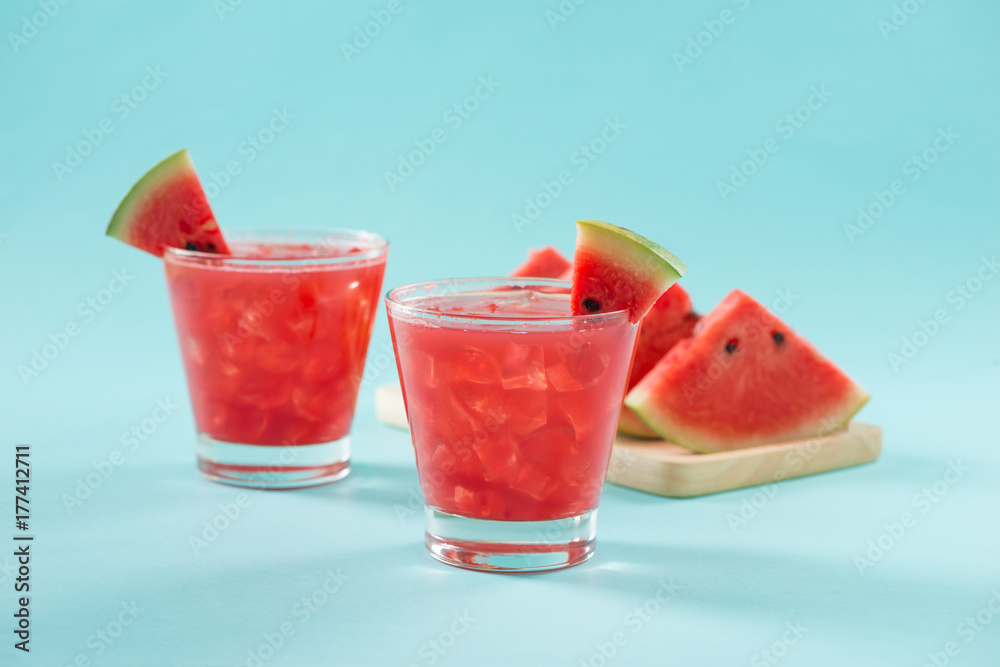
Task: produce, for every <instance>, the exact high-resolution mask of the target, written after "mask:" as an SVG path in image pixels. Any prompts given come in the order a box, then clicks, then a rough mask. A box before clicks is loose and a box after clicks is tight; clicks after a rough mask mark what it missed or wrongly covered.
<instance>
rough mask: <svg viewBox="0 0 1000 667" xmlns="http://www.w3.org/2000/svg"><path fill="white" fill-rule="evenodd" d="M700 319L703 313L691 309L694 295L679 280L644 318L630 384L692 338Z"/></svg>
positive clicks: (633, 384)
mask: <svg viewBox="0 0 1000 667" xmlns="http://www.w3.org/2000/svg"><path fill="white" fill-rule="evenodd" d="M698 319H699V316H698V315H697V314H695V313H694V312H692V310H691V297H690V296H688V293H687V292H686V291H685V290H684V288H683V287H681V286H680V284H675V285H673V286H672V287H671V288H670V289H668V290H667V291H666V292H664V293H663V296H661V297H660V298H659V299H658V300H657V301H656V303H654V304H653V307H652V308H650V309H649V312H648V313H646V317H644V318H642V328H641V329H639V341H638V342H637V343H636V346H635V359H633V360H632V374H631V375H630V376H629V380H628V388H629V389H631V388H632V387H634V386H635V385H636V384H638V382H639V380H641V379H642V378H643V377H644V376H645V375H646V373H648V372H649V371H651V370H653V366H655V365H656V362H658V361H659V360H660V359H661V358H663V355H665V354H666V353H667V352H669V351H670V348H672V347H673V346H674V345H676V344H677V343H679V342H680V341H682V340H684V339H685V338H689V337H690V336H691V334H692V333H693V332H694V325H695V324H697V323H698Z"/></svg>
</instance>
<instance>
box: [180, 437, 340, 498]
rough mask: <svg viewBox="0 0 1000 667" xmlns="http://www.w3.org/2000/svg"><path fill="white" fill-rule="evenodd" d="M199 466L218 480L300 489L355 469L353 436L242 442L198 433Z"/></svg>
mask: <svg viewBox="0 0 1000 667" xmlns="http://www.w3.org/2000/svg"><path fill="white" fill-rule="evenodd" d="M197 450H198V469H199V470H201V472H202V474H203V475H205V477H208V478H209V479H210V480H212V481H215V482H222V483H224V484H233V485H235V486H246V487H250V488H254V489H296V488H299V487H303V486H316V485H318V484H328V483H330V482H336V481H337V480H338V479H343V478H344V477H347V474H348V473H349V472H350V471H351V461H350V459H351V437H350V436H344V437H343V438H341V439H340V440H335V441H334V442H324V443H321V444H318V445H275V446H267V445H240V444H236V443H232V442H222V441H221V440H215V439H213V438H210V437H209V436H207V435H205V434H203V433H199V434H198V445H197Z"/></svg>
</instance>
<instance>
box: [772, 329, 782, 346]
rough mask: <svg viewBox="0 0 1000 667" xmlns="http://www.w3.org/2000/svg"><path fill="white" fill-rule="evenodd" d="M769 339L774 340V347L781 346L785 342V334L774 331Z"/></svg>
mask: <svg viewBox="0 0 1000 667" xmlns="http://www.w3.org/2000/svg"><path fill="white" fill-rule="evenodd" d="M771 338H773V339H774V344H775V345H782V344H783V343H784V342H785V334H783V333H781V332H780V331H775V332H774V333H773V334H771Z"/></svg>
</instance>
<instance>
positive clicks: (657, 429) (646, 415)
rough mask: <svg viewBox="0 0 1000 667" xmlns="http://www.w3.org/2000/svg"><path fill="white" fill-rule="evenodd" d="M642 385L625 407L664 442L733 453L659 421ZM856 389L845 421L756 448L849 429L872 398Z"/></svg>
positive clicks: (697, 450)
mask: <svg viewBox="0 0 1000 667" xmlns="http://www.w3.org/2000/svg"><path fill="white" fill-rule="evenodd" d="M654 371H655V369H654V370H653V371H650V373H653V372H654ZM640 385H641V383H640ZM640 385H636V386H635V389H633V390H632V391H631V392H629V394H628V396H626V398H625V406H626V407H628V408H629V409H631V410H632V412H633V414H635V416H636V417H638V418H639V421H641V422H642V423H644V424H645V425H646V426H648V427H649V428H650V430H651V431H653V432H654V433H657V434H658V435H659V436H660V437H661V438H662V439H663V440H665V441H667V442H671V443H673V444H675V445H680V446H681V447H683V448H684V449H687V450H690V451H692V452H695V453H696V454H717V453H720V452H727V451H732V450H731V449H725V448H713V447H700V446H698V445H697V444H695V443H692V442H691V441H688V439H687V438H686V437H685V436H683V435H680V433H681V431H682V430H683V429H678V428H677V427H675V426H673V425H672V423H671V422H670V420H667V419H664V420H659V419H657V418H656V415H655V414H654V412H653V410H652V409H651V408H652V407H655V406H650V409H647V405H646V404H647V400H646V397H645V396H644V394H643V392H641V391H640V392H637V391H636V389H639V386H640ZM855 387H857V389H858V391H856V392H855V393H854V394H852V395H851V396H849V397H848V399H846V400H845V401H844V403H845V404H850V403H853V402H854V401H855V400H857V407H855V408H854V409H853V410H852V411H851V412H850V413H848V414H847V415H846V416H845V417H844V418H843V419H841V420H839V421H838V422H836V423H835V424H834V425H833V426H832V427H830V428H825V429H822V430H820V431H817V432H816V433H812V434H803V435H801V436H798V437H794V438H789V439H786V440H779V441H775V442H767V443H760V444H758V445H754V446H755V447H763V446H765V445H775V444H781V443H782V442H793V441H795V440H810V439H814V438H821V437H824V436H828V435H830V434H832V433H834V432H836V431H839V430H841V429H843V428H845V427H847V425H848V424H850V423H851V420H852V419H854V416H855V415H857V414H858V412H860V411H861V408H863V407H865V405H866V404H867V403H868V401H869V400H870V399H871V396H870V395H869V394H868V393H867V392H866V391H864V389H862V388H861V387H860V386H858V385H857V384H855ZM630 396H632V397H633V398H632V399H631V400H630V399H629V397H630ZM629 435H631V434H629Z"/></svg>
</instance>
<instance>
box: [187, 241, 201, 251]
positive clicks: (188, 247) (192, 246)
mask: <svg viewBox="0 0 1000 667" xmlns="http://www.w3.org/2000/svg"><path fill="white" fill-rule="evenodd" d="M184 249H185V250H197V249H198V246H196V245H195V244H194V243H192V242H191V241H188V242H187V244H186V245H185V246H184Z"/></svg>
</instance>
